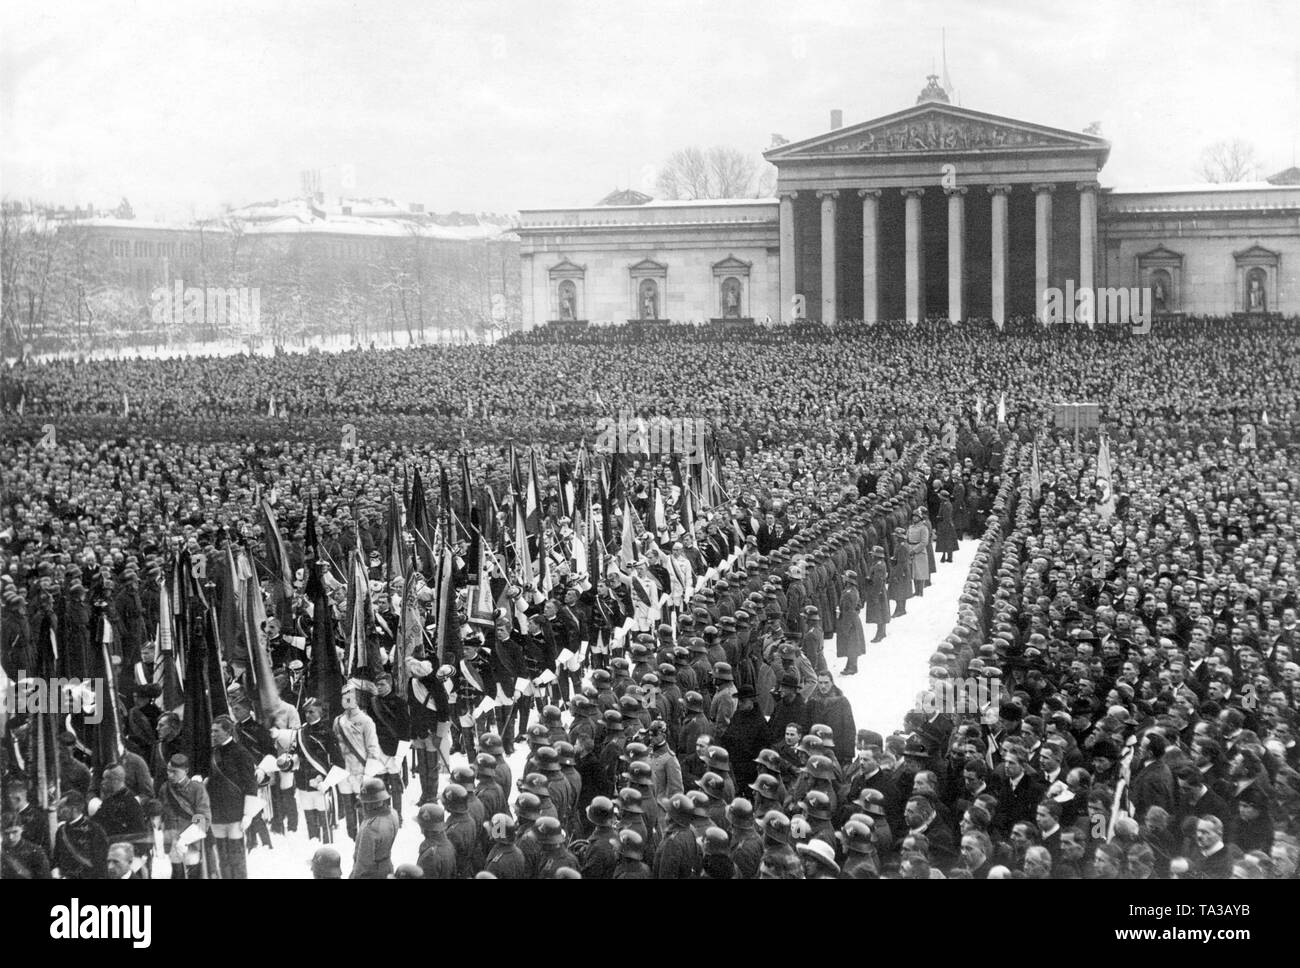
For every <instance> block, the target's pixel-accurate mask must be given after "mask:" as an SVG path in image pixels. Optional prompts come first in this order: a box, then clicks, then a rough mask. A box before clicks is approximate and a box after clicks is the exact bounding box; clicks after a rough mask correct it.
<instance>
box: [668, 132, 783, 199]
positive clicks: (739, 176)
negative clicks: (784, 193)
mask: <svg viewBox="0 0 1300 968" xmlns="http://www.w3.org/2000/svg"><path fill="white" fill-rule="evenodd" d="M770 167H771V166H770V165H766V164H765V165H763V166H762V167H761V168H760V164H759V161H758V160H757V159H755V158H754V157H752V156H750V155H747V154H745V153H744V152H743V151H741V150H740V149H738V148H731V147H728V146H726V145H715V146H714V147H712V148H708V149H703V148H697V147H690V148H681V149H679V150H678V151H674V152H673V153H672V154H671V155H669V156H668V160H667V161H666V162H664V165H663V167H662V168H660V169H659V175H658V177H657V178H656V179H655V189H656V190H657V191H658V192H659V197H660V198H666V199H687V200H689V199H706V198H761V197H763V195H764V194H765V192H767V191H770V190H771V189H770V188H769V186H768V185H767V184H766V182H768V181H769V180H770V179H769V177H768V175H769V173H768V172H767V171H766V169H768V168H770Z"/></svg>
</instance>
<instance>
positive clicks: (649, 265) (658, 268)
mask: <svg viewBox="0 0 1300 968" xmlns="http://www.w3.org/2000/svg"><path fill="white" fill-rule="evenodd" d="M627 268H628V271H629V272H667V271H668V267H667V266H666V265H664V264H663V263H662V262H655V260H654V259H642V260H641V261H640V262H634V263H632V265H630V266H628V267H627Z"/></svg>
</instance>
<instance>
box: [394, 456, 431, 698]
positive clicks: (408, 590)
mask: <svg viewBox="0 0 1300 968" xmlns="http://www.w3.org/2000/svg"><path fill="white" fill-rule="evenodd" d="M416 474H419V471H418V470H417V471H416ZM415 580H416V575H415V572H412V573H411V574H410V576H409V577H408V578H407V579H406V585H405V587H404V588H403V589H402V614H401V624H400V625H399V626H398V630H397V636H396V638H395V639H394V641H393V654H392V656H391V663H390V667H391V668H392V670H393V689H394V691H395V692H396V693H397V694H398V695H399V696H405V695H406V684H407V682H408V681H410V670H408V669H407V668H406V658H407V656H417V655H418V654H419V653H420V651H421V649H420V646H421V644H422V643H423V640H424V621H423V620H422V619H421V617H420V601H419V599H418V598H417V597H416V590H417V589H416V584H415Z"/></svg>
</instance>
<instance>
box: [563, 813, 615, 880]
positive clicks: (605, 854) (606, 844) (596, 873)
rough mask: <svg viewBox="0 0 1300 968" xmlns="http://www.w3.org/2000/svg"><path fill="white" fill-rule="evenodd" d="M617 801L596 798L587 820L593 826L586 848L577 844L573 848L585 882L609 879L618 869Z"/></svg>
mask: <svg viewBox="0 0 1300 968" xmlns="http://www.w3.org/2000/svg"><path fill="white" fill-rule="evenodd" d="M615 818H616V815H615V812H614V802H613V801H612V800H610V799H609V798H608V797H596V798H595V799H593V800H592V801H591V803H590V804H588V805H587V809H586V819H587V822H588V823H589V824H590V825H591V833H590V834H588V836H587V838H586V841H585V844H586V846H585V847H580V846H579V845H580V844H581V842H575V843H574V844H573V845H572V847H573V849H574V850H575V851H577V853H578V855H579V857H580V858H581V863H582V867H581V870H580V873H581V874H582V877H583V880H602V881H603V880H610V879H611V878H612V877H613V876H614V871H615V870H616V869H617V867H618V855H619V834H618V830H616V829H615V827H614V822H615Z"/></svg>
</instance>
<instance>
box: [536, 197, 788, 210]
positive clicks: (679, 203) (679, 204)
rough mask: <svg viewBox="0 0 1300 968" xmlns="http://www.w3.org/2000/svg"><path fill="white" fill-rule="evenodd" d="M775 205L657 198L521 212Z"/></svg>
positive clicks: (769, 201) (770, 200)
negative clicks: (630, 202)
mask: <svg viewBox="0 0 1300 968" xmlns="http://www.w3.org/2000/svg"><path fill="white" fill-rule="evenodd" d="M775 204H776V199H775V198H687V199H658V198H656V199H654V200H653V201H649V202H646V203H645V204H644V205H541V206H537V207H535V208H525V209H521V212H611V211H614V212H616V211H618V210H619V209H632V210H640V211H645V210H646V209H648V208H717V207H721V206H742V205H775Z"/></svg>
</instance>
